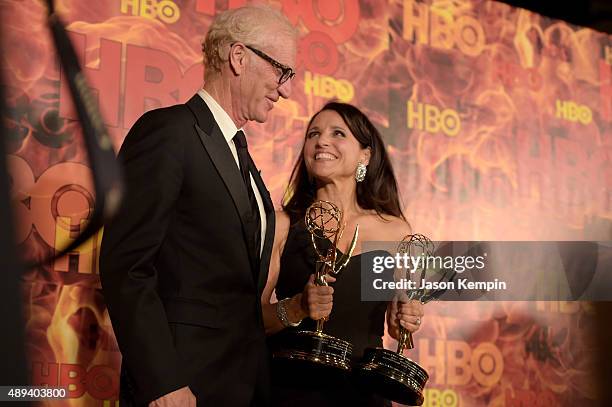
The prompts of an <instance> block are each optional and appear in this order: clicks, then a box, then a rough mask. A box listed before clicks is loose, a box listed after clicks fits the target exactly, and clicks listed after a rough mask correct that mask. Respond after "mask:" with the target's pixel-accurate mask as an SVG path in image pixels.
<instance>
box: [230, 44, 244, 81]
mask: <svg viewBox="0 0 612 407" xmlns="http://www.w3.org/2000/svg"><path fill="white" fill-rule="evenodd" d="M228 59H229V65H230V69H231V70H232V72H233V73H234V75H236V76H240V75H242V74H243V73H244V70H245V64H246V47H245V46H244V44H243V43H241V42H236V43H234V44H233V45H231V46H230V49H229V58H228Z"/></svg>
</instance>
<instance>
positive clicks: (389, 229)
mask: <svg viewBox="0 0 612 407" xmlns="http://www.w3.org/2000/svg"><path fill="white" fill-rule="evenodd" d="M368 218H369V219H368V222H367V223H368V226H369V228H368V229H370V230H369V231H368V234H370V235H371V237H372V238H373V239H372V240H379V241H400V240H402V239H403V238H404V237H405V236H406V235H409V234H411V233H412V229H411V227H410V224H409V223H408V222H407V221H405V220H404V219H402V218H400V217H397V216H391V215H384V216H382V217H381V216H379V215H370V216H368Z"/></svg>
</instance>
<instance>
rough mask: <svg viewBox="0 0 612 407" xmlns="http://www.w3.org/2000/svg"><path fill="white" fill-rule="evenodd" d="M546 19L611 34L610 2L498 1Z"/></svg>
mask: <svg viewBox="0 0 612 407" xmlns="http://www.w3.org/2000/svg"><path fill="white" fill-rule="evenodd" d="M500 1H501V2H502V3H506V4H509V5H511V6H513V7H521V8H524V9H527V10H530V11H533V12H535V13H538V14H542V15H544V16H547V17H552V18H556V19H559V20H564V21H567V22H569V23H572V24H576V25H581V26H584V27H589V28H592V29H594V30H597V31H602V32H605V33H608V34H610V33H612V1H610V0H581V1H560V0H500Z"/></svg>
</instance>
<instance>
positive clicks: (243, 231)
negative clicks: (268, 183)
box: [100, 6, 296, 407]
mask: <svg viewBox="0 0 612 407" xmlns="http://www.w3.org/2000/svg"><path fill="white" fill-rule="evenodd" d="M202 49H203V52H204V60H205V75H204V82H205V84H204V87H203V89H201V90H200V91H199V92H198V93H197V94H196V95H195V96H193V97H192V98H191V99H190V100H189V101H188V102H187V103H186V104H184V105H176V106H172V107H168V108H163V109H157V110H154V111H151V112H148V113H146V114H144V115H143V116H142V117H141V118H140V119H139V120H138V121H137V122H136V124H135V125H134V126H133V127H132V129H131V130H130V132H129V134H128V135H127V137H126V139H125V141H124V143H123V145H122V147H121V151H120V153H119V160H120V161H121V163H122V164H123V165H124V168H125V177H126V184H127V197H126V200H125V204H124V206H123V208H122V210H121V213H120V215H119V216H118V217H117V218H116V220H114V221H113V222H112V224H110V225H107V227H106V229H105V231H104V238H103V241H102V249H101V255H100V278H101V281H102V288H103V291H104V297H105V299H106V303H107V306H108V310H109V313H110V317H111V321H112V324H113V328H114V331H115V335H116V337H117V341H118V343H119V347H120V349H121V353H122V355H123V362H122V367H121V405H122V406H125V405H135V406H142V405H144V406H146V405H148V406H150V407H162V406H195V405H196V399H197V405H202V406H236V407H238V406H240V407H242V406H255V405H266V404H267V400H268V395H267V393H268V382H267V375H268V372H267V350H266V345H265V335H264V330H263V324H262V316H261V303H260V297H261V292H262V290H263V288H264V286H265V283H266V277H267V271H268V264H269V260H270V253H271V248H272V241H273V237H274V236H273V235H274V208H273V205H272V202H271V200H270V195H269V193H268V191H267V190H266V187H265V185H264V183H263V180H262V179H261V177H260V175H259V172H258V171H257V168H256V167H255V165H254V163H253V161H252V160H251V158H250V155H249V154H248V150H247V145H246V138H245V136H244V133H243V131H242V130H241V128H242V127H243V126H244V125H245V124H246V123H247V121H249V120H255V121H257V122H260V123H262V122H265V121H266V119H267V118H268V113H269V111H270V110H271V109H272V107H273V104H274V103H275V102H276V101H278V99H279V97H283V98H287V97H289V95H290V93H291V79H292V78H293V76H294V73H293V69H292V68H293V67H295V55H296V31H295V29H294V28H293V26H291V24H290V23H289V22H288V21H287V20H286V19H285V17H283V16H282V15H281V14H280V13H278V12H276V11H274V10H272V9H271V8H267V7H254V6H250V7H244V8H240V9H235V10H229V11H227V12H225V13H223V14H220V15H219V16H217V18H216V19H215V21H214V22H213V23H212V25H211V27H210V30H209V32H208V34H207V35H206V38H205V39H204V41H203V43H202Z"/></svg>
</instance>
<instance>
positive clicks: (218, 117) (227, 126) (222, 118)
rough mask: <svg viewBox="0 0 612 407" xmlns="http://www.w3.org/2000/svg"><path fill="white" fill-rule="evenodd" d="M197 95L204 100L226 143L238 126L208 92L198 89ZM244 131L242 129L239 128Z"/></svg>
mask: <svg viewBox="0 0 612 407" xmlns="http://www.w3.org/2000/svg"><path fill="white" fill-rule="evenodd" d="M198 95H200V97H201V98H202V99H203V100H204V102H205V103H206V105H207V106H208V108H209V109H210V111H211V112H212V115H213V117H214V118H215V121H216V122H217V125H218V126H219V128H220V129H221V133H223V137H225V140H226V141H227V142H228V144H229V143H230V142H231V141H232V139H233V138H234V136H235V135H236V132H237V131H238V128H237V127H236V124H235V123H234V121H233V120H232V118H231V117H230V116H229V114H227V112H226V111H225V110H223V108H222V107H221V105H220V104H219V103H217V101H216V100H215V99H214V98H213V97H212V96H211V95H210V93H208V92H206V91H205V90H204V89H200V90H199V91H198ZM241 130H242V131H244V130H243V129H241Z"/></svg>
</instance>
